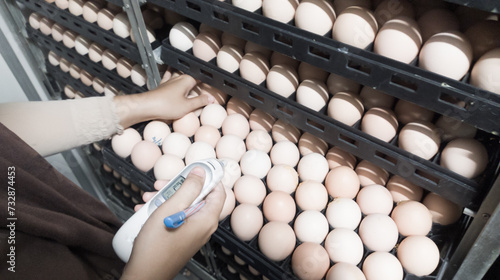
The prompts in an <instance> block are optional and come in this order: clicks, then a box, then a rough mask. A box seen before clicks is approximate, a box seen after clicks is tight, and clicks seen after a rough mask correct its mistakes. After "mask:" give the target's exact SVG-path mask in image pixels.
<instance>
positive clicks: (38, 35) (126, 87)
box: [26, 26, 147, 93]
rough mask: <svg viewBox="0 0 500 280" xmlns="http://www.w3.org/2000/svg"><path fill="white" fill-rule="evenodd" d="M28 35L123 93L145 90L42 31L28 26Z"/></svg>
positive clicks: (42, 45) (144, 87)
mask: <svg viewBox="0 0 500 280" xmlns="http://www.w3.org/2000/svg"><path fill="white" fill-rule="evenodd" d="M26 30H27V31H28V36H29V37H30V38H31V39H32V40H34V41H35V42H36V43H37V44H38V45H39V46H40V47H42V48H45V49H47V50H51V51H53V52H54V53H56V54H57V55H59V56H60V57H64V58H65V59H67V60H68V61H70V62H71V63H73V64H75V65H77V66H78V67H80V68H81V69H85V70H87V71H88V72H89V73H90V74H92V75H93V76H94V77H99V78H100V79H101V80H103V81H104V82H106V83H109V84H111V85H112V86H114V87H116V88H117V89H119V90H122V91H123V92H125V93H139V92H144V91H147V88H146V86H143V87H140V86H138V85H136V84H134V83H133V82H132V80H131V79H130V78H127V79H125V78H122V77H120V76H119V75H118V73H117V72H116V69H114V70H108V69H106V68H104V67H103V66H102V64H101V63H95V62H93V61H92V60H90V58H88V56H87V55H85V56H82V55H80V54H79V53H77V52H76V51H75V50H74V49H69V48H67V47H66V46H65V45H64V44H63V43H61V42H56V41H55V40H54V39H52V38H51V37H48V36H46V35H44V34H43V33H42V32H40V31H38V30H35V29H33V28H31V27H29V26H27V27H26Z"/></svg>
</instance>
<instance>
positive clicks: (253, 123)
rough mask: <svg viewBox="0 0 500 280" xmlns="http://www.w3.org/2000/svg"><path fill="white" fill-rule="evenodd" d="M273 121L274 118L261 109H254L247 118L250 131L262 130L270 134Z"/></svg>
mask: <svg viewBox="0 0 500 280" xmlns="http://www.w3.org/2000/svg"><path fill="white" fill-rule="evenodd" d="M275 121H276V118H274V117H273V116H272V115H271V114H269V113H267V112H265V111H263V110H261V109H254V110H253V111H252V113H250V117H249V124H250V129H251V130H258V129H263V130H265V131H267V132H271V130H272V128H273V125H274V122H275Z"/></svg>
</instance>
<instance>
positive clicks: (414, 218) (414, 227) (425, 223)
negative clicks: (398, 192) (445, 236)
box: [391, 200, 432, 236]
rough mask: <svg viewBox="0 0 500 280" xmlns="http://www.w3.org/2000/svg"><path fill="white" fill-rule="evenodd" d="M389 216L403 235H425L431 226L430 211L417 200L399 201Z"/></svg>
mask: <svg viewBox="0 0 500 280" xmlns="http://www.w3.org/2000/svg"><path fill="white" fill-rule="evenodd" d="M391 218H392V219H393V220H394V222H396V225H397V226H398V231H399V233H400V234H401V235H403V236H409V235H426V234H428V233H429V232H430V230H431V227H432V215H431V212H430V211H429V209H427V207H426V206H425V205H424V204H422V203H420V202H418V201H411V200H407V201H401V202H400V203H398V205H397V206H396V207H394V209H393V210H392V213H391Z"/></svg>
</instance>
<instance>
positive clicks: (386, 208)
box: [356, 185, 393, 215]
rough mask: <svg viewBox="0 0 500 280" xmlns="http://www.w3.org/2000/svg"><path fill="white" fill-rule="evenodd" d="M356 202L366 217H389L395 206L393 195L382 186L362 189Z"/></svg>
mask: <svg viewBox="0 0 500 280" xmlns="http://www.w3.org/2000/svg"><path fill="white" fill-rule="evenodd" d="M356 202H357V203H358V205H359V208H360V209H361V212H363V214H365V215H370V214H385V215H389V213H391V211H392V206H393V200H392V196H391V193H390V192H389V190H388V189H387V188H386V187H384V186H382V185H369V186H366V187H363V188H361V190H360V191H359V192H358V195H357V196H356Z"/></svg>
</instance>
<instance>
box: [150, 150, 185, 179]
mask: <svg viewBox="0 0 500 280" xmlns="http://www.w3.org/2000/svg"><path fill="white" fill-rule="evenodd" d="M185 166H186V165H185V164H184V161H183V160H182V159H181V158H180V157H178V156H174V155H171V154H165V155H162V156H161V157H160V158H158V160H157V161H156V163H155V165H154V167H153V172H154V175H155V179H156V180H172V179H173V178H174V177H175V175H177V174H178V173H179V172H181V170H182V169H183V168H184V167H185Z"/></svg>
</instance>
